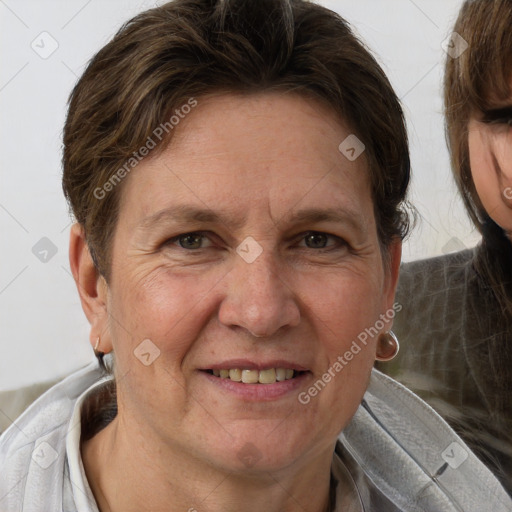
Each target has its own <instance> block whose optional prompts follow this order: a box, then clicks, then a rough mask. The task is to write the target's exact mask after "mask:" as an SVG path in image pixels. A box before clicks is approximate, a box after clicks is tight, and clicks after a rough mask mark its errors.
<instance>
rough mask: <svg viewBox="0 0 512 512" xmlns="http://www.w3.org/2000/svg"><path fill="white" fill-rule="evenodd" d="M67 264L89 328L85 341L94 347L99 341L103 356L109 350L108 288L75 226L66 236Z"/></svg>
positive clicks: (81, 229) (82, 235) (83, 236)
mask: <svg viewBox="0 0 512 512" xmlns="http://www.w3.org/2000/svg"><path fill="white" fill-rule="evenodd" d="M69 264H70V267H71V273H72V274H73V278H74V279H75V284H76V287H77V290H78V294H79V296H80V301H81V303H82V309H83V310H84V313H85V316H86V317H87V320H89V323H90V324H91V331H90V335H89V338H90V340H89V341H90V343H91V345H92V346H93V347H95V345H96V341H97V339H98V337H99V338H100V346H99V350H101V351H102V352H104V353H105V354H106V353H108V352H110V351H111V350H112V340H111V336H110V332H109V328H108V325H109V324H108V308H107V305H108V285H107V282H106V281H105V279H104V277H103V276H102V275H100V273H99V272H98V270H97V268H96V266H95V265H94V262H93V260H92V257H91V253H90V251H89V246H88V245H87V242H86V240H85V232H84V229H83V227H82V226H81V225H80V224H78V223H76V224H74V225H73V226H72V227H71V233H70V236H69Z"/></svg>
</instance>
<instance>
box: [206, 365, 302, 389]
mask: <svg viewBox="0 0 512 512" xmlns="http://www.w3.org/2000/svg"><path fill="white" fill-rule="evenodd" d="M203 371H205V372H206V373H209V374H210V375H213V376H214V377H217V378H219V379H228V380H230V381H233V382H239V383H243V384H262V385H267V384H275V383H276V382H284V381H287V380H292V379H297V378H299V377H300V376H301V375H303V374H305V373H308V372H307V371H301V370H294V369H291V368H265V369H261V370H258V369H254V368H246V369H244V368H229V369H228V368H223V369H218V368H214V369H209V370H203Z"/></svg>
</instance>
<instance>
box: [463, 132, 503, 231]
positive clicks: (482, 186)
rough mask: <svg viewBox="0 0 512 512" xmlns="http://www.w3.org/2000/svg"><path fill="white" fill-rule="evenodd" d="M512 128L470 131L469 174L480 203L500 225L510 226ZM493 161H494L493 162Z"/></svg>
mask: <svg viewBox="0 0 512 512" xmlns="http://www.w3.org/2000/svg"><path fill="white" fill-rule="evenodd" d="M511 134H512V132H511V130H510V129H505V128H503V129H502V130H500V131H499V132H497V133H488V132H487V131H486V130H484V129H480V130H479V129H475V130H473V131H471V132H470V134H469V139H468V143H469V157H470V167H471V175H472V177H473V182H474V184H475V188H476V191H477V194H478V197H479V198H480V201H481V202H482V205H483V207H484V208H485V210H486V212H487V213H488V214H489V216H490V217H491V218H492V219H493V220H494V221H495V222H496V223H497V224H498V225H500V226H501V227H502V228H504V229H506V230H510V229H511V228H512V210H511V208H512V135H511ZM494 159H495V161H496V164H497V166H496V164H495V162H494Z"/></svg>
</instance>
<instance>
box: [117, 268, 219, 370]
mask: <svg viewBox="0 0 512 512" xmlns="http://www.w3.org/2000/svg"><path fill="white" fill-rule="evenodd" d="M215 282H216V280H215V279H213V278H212V279H210V277H209V276H208V274H206V275H203V276H201V277H198V276H197V275H196V276H184V275H176V274H172V272H171V271H168V270H166V269H165V267H161V268H158V269H154V270H152V271H151V272H150V273H148V274H147V275H145V274H144V272H143V271H141V272H139V273H138V275H137V276H134V275H132V274H130V273H129V272H128V273H126V274H125V276H124V279H123V283H122V284H121V286H120V287H118V294H117V296H115V297H113V300H112V304H111V306H112V308H111V309H112V317H113V318H114V319H115V320H114V324H115V325H114V329H115V336H114V345H115V346H114V350H115V351H116V354H117V355H118V356H119V355H120V352H125V353H126V352H127V351H132V352H133V350H135V349H136V348H137V346H138V345H139V344H140V343H141V342H142V341H143V340H146V339H149V340H151V342H152V343H154V345H155V346H156V347H157V348H158V349H159V350H160V351H161V352H162V353H165V354H166V358H167V357H169V362H170V363H172V364H176V365H179V364H180V362H181V359H182V356H183V355H184V354H185V352H186V351H187V349H188V348H189V346H190V343H191V341H190V340H191V339H193V338H195V337H196V336H197V334H198V332H199V330H200V329H201V328H202V326H203V324H204V323H205V322H206V321H207V318H208V316H209V315H210V314H211V311H210V310H209V309H208V306H209V301H208V296H209V295H212V294H213V291H214V290H213V288H214V285H215Z"/></svg>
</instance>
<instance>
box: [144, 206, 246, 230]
mask: <svg viewBox="0 0 512 512" xmlns="http://www.w3.org/2000/svg"><path fill="white" fill-rule="evenodd" d="M244 220H245V219H237V220H236V221H235V222H234V223H233V222H230V221H228V220H227V219H225V218H224V217H223V216H221V215H219V214H218V213H215V212H214V211H213V210H210V209H208V208H204V209H203V208H196V207H193V206H186V205H180V206H173V207H171V208H166V209H164V210H160V211H158V212H156V213H154V214H153V215H150V216H149V217H146V218H145V219H143V220H142V222H141V223H140V224H139V227H141V228H143V229H150V228H153V227H155V226H156V225H158V224H161V223H162V224H163V223H166V222H201V223H206V224H215V223H217V224H218V223H222V224H226V225H229V224H234V227H239V226H241V225H242V224H243V223H244Z"/></svg>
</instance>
